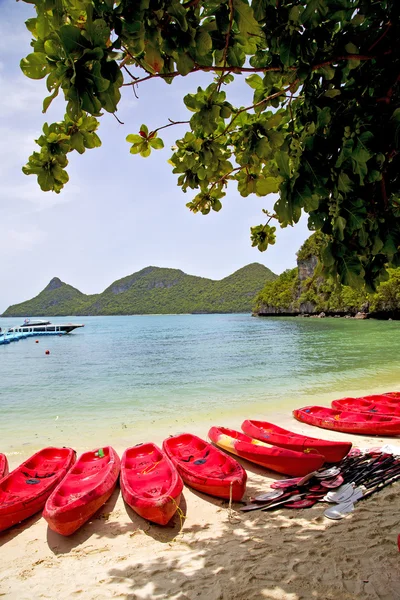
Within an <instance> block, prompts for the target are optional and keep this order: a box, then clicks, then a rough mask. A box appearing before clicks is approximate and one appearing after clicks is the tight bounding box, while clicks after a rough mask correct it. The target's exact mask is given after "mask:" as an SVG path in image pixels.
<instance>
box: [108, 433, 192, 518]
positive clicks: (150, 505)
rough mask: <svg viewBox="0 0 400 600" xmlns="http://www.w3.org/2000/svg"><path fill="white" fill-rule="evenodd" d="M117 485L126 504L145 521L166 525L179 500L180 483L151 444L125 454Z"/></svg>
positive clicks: (173, 469) (129, 450) (172, 470)
mask: <svg viewBox="0 0 400 600" xmlns="http://www.w3.org/2000/svg"><path fill="white" fill-rule="evenodd" d="M120 485H121V491H122V495H123V497H124V500H125V502H126V503H127V504H128V505H129V506H130V507H131V508H133V510H134V511H136V512H137V513H138V515H140V516H141V517H143V518H144V519H147V520H148V521H152V522H153V523H158V524H159V525H166V524H167V523H168V521H170V520H171V518H172V517H173V516H174V514H175V512H176V510H177V508H178V506H179V502H180V499H181V494H182V489H183V482H182V479H181V477H180V475H179V473H178V471H177V470H176V469H175V467H174V465H173V463H172V461H171V460H170V459H169V458H168V456H166V454H164V452H161V450H160V449H159V448H158V447H157V446H155V445H154V444H151V443H149V444H138V445H137V446H134V447H133V448H128V449H127V450H125V452H124V455H123V457H122V461H121V478H120Z"/></svg>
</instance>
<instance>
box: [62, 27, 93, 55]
mask: <svg viewBox="0 0 400 600" xmlns="http://www.w3.org/2000/svg"><path fill="white" fill-rule="evenodd" d="M59 36H60V40H61V43H62V45H63V47H64V49H65V51H66V52H67V53H68V54H70V53H71V52H83V50H84V49H85V48H87V46H88V43H87V41H86V40H85V38H84V37H83V36H82V34H81V30H80V29H78V28H77V27H74V26H73V25H63V26H62V27H60V30H59Z"/></svg>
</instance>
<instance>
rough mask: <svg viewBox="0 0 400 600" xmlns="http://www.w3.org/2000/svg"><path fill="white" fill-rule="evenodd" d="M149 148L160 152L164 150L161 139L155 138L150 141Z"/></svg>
mask: <svg viewBox="0 0 400 600" xmlns="http://www.w3.org/2000/svg"><path fill="white" fill-rule="evenodd" d="M150 146H151V147H152V148H154V150H161V149H162V148H164V142H163V141H162V139H160V138H158V137H156V138H153V139H151V140H150Z"/></svg>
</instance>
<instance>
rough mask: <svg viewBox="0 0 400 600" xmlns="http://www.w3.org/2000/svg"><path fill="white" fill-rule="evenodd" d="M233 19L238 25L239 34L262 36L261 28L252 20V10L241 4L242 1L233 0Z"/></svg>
mask: <svg viewBox="0 0 400 600" xmlns="http://www.w3.org/2000/svg"><path fill="white" fill-rule="evenodd" d="M233 9H234V18H235V21H236V23H237V24H238V27H239V30H240V33H241V34H244V35H262V30H261V27H260V25H259V23H258V21H256V19H255V18H254V14H253V10H252V8H251V7H250V6H249V5H248V4H246V3H245V2H242V0H233Z"/></svg>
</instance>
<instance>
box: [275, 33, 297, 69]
mask: <svg viewBox="0 0 400 600" xmlns="http://www.w3.org/2000/svg"><path fill="white" fill-rule="evenodd" d="M279 57H280V59H281V61H282V64H283V65H284V66H285V67H292V66H293V65H294V64H295V63H296V61H297V55H296V52H295V49H292V40H291V39H290V40H289V41H288V42H287V43H284V42H282V43H281V44H280V46H279Z"/></svg>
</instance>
